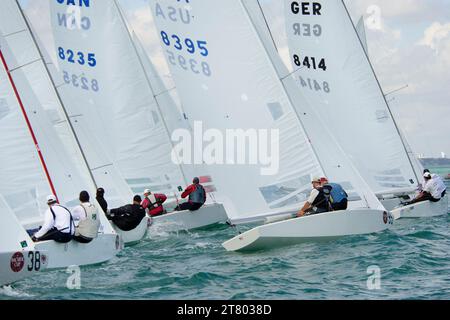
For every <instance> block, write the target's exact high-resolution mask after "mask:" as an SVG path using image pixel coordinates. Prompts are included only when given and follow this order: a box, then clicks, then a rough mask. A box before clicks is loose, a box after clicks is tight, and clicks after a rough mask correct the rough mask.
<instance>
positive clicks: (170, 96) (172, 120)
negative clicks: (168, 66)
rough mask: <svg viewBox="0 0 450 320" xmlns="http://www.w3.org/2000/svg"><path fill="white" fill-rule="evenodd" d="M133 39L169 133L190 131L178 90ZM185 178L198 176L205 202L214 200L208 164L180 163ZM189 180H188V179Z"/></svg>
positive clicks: (134, 39) (135, 38) (136, 39)
mask: <svg viewBox="0 0 450 320" xmlns="http://www.w3.org/2000/svg"><path fill="white" fill-rule="evenodd" d="M132 37H133V41H134V43H135V45H136V49H137V52H138V55H139V57H140V60H141V62H142V65H143V68H144V70H145V72H146V74H147V78H148V79H149V81H150V83H151V87H152V88H153V92H154V94H155V99H156V101H157V102H158V104H159V105H160V106H161V114H162V116H163V118H164V120H165V123H166V125H167V129H168V131H169V133H171V134H172V133H173V132H175V131H176V130H178V129H185V130H188V131H192V128H191V126H190V124H189V121H188V119H187V117H186V114H185V113H184V110H183V107H182V105H180V102H179V97H178V92H177V90H176V87H167V86H166V85H165V83H164V81H163V79H162V78H161V76H160V75H159V73H158V71H157V70H156V68H155V65H154V64H153V63H152V62H151V61H150V59H149V57H148V54H147V53H146V51H145V49H144V46H143V45H142V43H141V41H140V40H139V39H138V37H137V36H136V34H134V33H132ZM180 167H181V168H182V170H183V172H184V175H185V177H186V179H188V180H189V179H190V178H192V177H199V178H200V180H201V182H202V185H203V186H204V187H205V190H206V192H207V194H208V195H210V196H211V197H212V198H211V197H208V198H207V202H211V201H212V202H214V198H213V197H214V195H213V194H214V192H215V191H216V187H215V185H214V179H213V177H212V176H211V173H210V172H209V169H208V166H207V165H204V164H195V163H193V164H183V163H181V164H180ZM188 182H189V181H188Z"/></svg>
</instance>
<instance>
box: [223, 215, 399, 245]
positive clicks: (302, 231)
mask: <svg viewBox="0 0 450 320" xmlns="http://www.w3.org/2000/svg"><path fill="white" fill-rule="evenodd" d="M393 221H394V219H393V217H392V215H391V214H390V213H388V212H386V211H382V210H371V209H361V210H350V211H335V212H327V213H322V214H318V215H313V216H307V217H302V218H294V219H289V220H285V221H281V222H276V223H270V224H266V225H262V226H259V227H256V228H254V229H252V230H249V231H247V232H245V233H243V234H241V235H238V236H236V237H235V238H233V239H231V240H229V241H226V242H224V243H223V246H224V248H225V249H226V250H227V251H243V252H245V251H256V250H263V249H272V248H277V247H282V246H287V245H294V244H300V243H304V242H311V241H329V240H333V239H337V238H340V237H343V236H349V235H361V234H371V233H376V232H381V231H384V230H386V229H388V228H390V227H391V226H392V224H393Z"/></svg>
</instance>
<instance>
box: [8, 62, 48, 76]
mask: <svg viewBox="0 0 450 320" xmlns="http://www.w3.org/2000/svg"><path fill="white" fill-rule="evenodd" d="M39 61H41V59H36V60H33V61H30V62H28V63H25V64H23V65H21V66H18V67H15V68H13V69H11V70H9V72H11V73H12V72H14V71H17V70H19V69H22V68H24V67H27V66H30V65H32V64H34V63H36V62H39Z"/></svg>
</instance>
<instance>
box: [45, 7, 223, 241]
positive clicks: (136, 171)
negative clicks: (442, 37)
mask: <svg viewBox="0 0 450 320" xmlns="http://www.w3.org/2000/svg"><path fill="white" fill-rule="evenodd" d="M50 8H51V19H52V29H53V35H54V40H55V47H56V50H57V53H58V56H57V59H58V66H59V77H58V78H59V79H60V80H59V81H61V80H63V81H64V85H63V86H61V87H60V89H59V91H60V92H61V95H62V96H63V100H64V102H65V106H66V108H67V111H68V113H69V114H70V118H71V119H72V121H73V122H74V125H75V131H76V133H77V135H78V136H79V139H80V142H81V145H82V146H83V150H85V153H86V157H87V159H88V162H89V163H90V168H91V172H92V174H93V175H94V177H95V179H96V181H97V184H98V185H101V186H102V187H104V188H105V189H106V190H107V192H109V193H110V194H113V195H114V197H116V198H115V199H114V200H113V201H112V203H111V204H110V207H111V206H118V205H120V204H119V203H121V204H123V203H125V202H128V201H129V200H130V199H131V197H132V194H138V193H143V191H144V190H145V189H150V190H151V191H152V192H153V193H163V194H166V195H167V196H168V201H167V202H168V203H167V204H165V207H167V208H170V206H171V205H172V204H173V207H175V206H176V205H175V204H176V202H177V199H178V197H179V191H178V190H179V188H180V186H182V185H187V184H188V181H189V179H188V178H187V173H190V172H191V171H189V170H187V169H186V168H185V167H182V166H180V165H177V164H175V163H173V162H172V159H171V153H172V148H173V145H172V141H171V139H170V133H171V129H172V124H171V123H169V122H168V119H172V118H173V106H171V105H170V104H168V103H166V102H167V99H166V98H165V97H164V96H165V93H164V92H165V91H167V90H163V91H159V92H156V91H155V89H154V85H153V83H152V81H154V78H155V76H154V75H153V74H147V72H146V70H145V68H144V65H148V63H145V62H144V61H143V60H142V52H141V54H140V50H139V48H138V47H137V46H136V44H135V43H134V41H133V38H132V36H131V33H130V32H129V29H128V26H127V23H126V20H125V17H124V15H123V13H122V12H121V10H120V7H119V5H118V3H117V2H116V1H113V0H108V1H98V2H91V3H90V5H89V6H83V7H78V6H73V5H66V4H61V3H58V2H53V3H51V4H50ZM83 21H84V22H83ZM86 21H89V23H88V22H86ZM72 54H75V55H78V56H77V57H75V58H73V57H72ZM80 56H82V57H83V59H82V60H80V58H79V57H80ZM193 171H194V172H197V171H196V170H193ZM198 175H199V176H207V175H205V174H198ZM226 219H227V216H226V213H225V211H224V209H223V206H222V205H221V204H218V203H211V204H208V205H206V206H205V207H203V208H202V209H201V210H199V212H196V213H195V214H193V213H191V212H188V211H183V212H173V213H169V214H167V215H163V216H159V217H155V218H152V219H151V228H150V229H149V230H150V231H152V230H153V229H155V228H156V227H157V228H158V229H159V230H161V229H162V230H164V231H179V230H189V229H192V228H201V227H204V226H208V225H210V224H215V223H218V222H225V221H226ZM117 232H120V233H121V231H120V230H117Z"/></svg>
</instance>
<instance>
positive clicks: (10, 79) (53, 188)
mask: <svg viewBox="0 0 450 320" xmlns="http://www.w3.org/2000/svg"><path fill="white" fill-rule="evenodd" d="M0 60H1V61H2V64H3V67H4V68H5V71H6V74H7V75H8V79H9V82H10V84H11V86H12V88H13V91H14V94H15V96H16V99H17V102H18V103H19V105H20V109H21V111H22V114H23V117H24V118H25V122H26V123H27V127H28V130H29V132H30V134H31V138H32V139H33V143H34V146H35V147H36V151H37V153H38V156H39V160H40V162H41V164H42V168H43V169H44V172H45V175H46V177H47V181H48V183H49V185H50V189H51V190H52V193H53V194H54V195H55V196H56V198H58V196H57V194H56V189H55V186H54V184H53V181H52V178H51V176H50V172H49V171H48V168H47V164H46V163H45V160H44V156H43V155H42V151H41V148H40V147H39V143H38V141H37V138H36V135H35V134H34V131H33V127H32V126H31V122H30V119H29V118H28V115H27V112H26V110H25V107H24V105H23V102H22V99H21V98H20V94H19V91H18V90H17V87H16V84H15V83H14V80H13V78H12V76H11V73H12V72H13V71H14V70H11V71H10V70H9V68H8V64H7V63H6V60H5V57H4V56H3V51H2V50H1V48H0Z"/></svg>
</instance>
